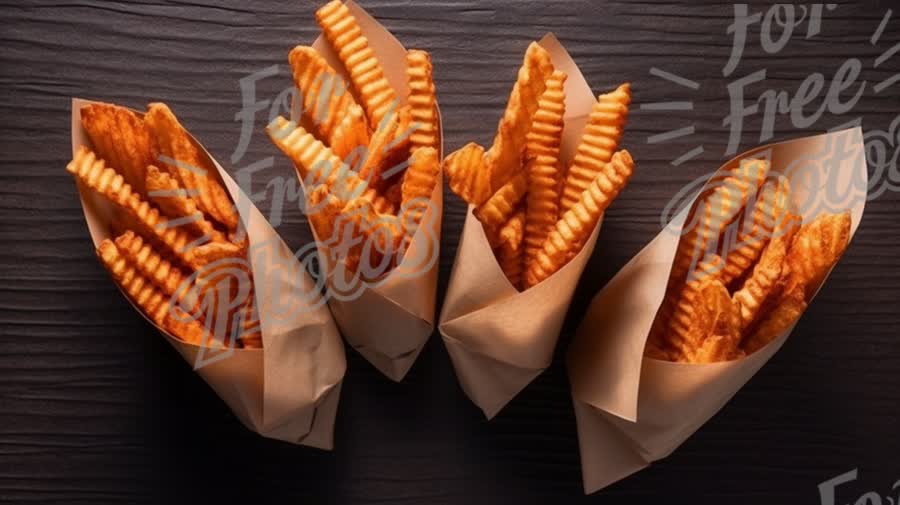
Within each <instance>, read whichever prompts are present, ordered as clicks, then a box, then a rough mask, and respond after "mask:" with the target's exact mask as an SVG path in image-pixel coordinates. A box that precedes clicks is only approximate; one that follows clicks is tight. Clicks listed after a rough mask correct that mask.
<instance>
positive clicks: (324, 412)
mask: <svg viewBox="0 0 900 505" xmlns="http://www.w3.org/2000/svg"><path fill="white" fill-rule="evenodd" d="M90 103H93V102H90V101H87V100H80V99H73V100H72V153H73V155H74V153H75V152H76V151H77V150H78V148H80V147H81V146H83V145H86V146H90V145H91V144H90V140H89V139H88V137H87V134H86V133H85V132H84V130H83V129H82V126H81V108H82V107H83V106H85V105H88V104H90ZM194 142H195V143H196V144H197V145H198V146H199V147H201V149H202V146H200V144H199V143H198V142H197V141H196V140H194ZM203 152H204V153H205V154H206V155H207V156H209V159H210V161H211V162H212V163H213V164H214V165H215V167H216V169H217V171H218V173H219V177H220V178H221V180H222V182H223V183H224V186H225V189H226V190H227V191H228V193H229V195H230V196H231V198H232V201H234V202H237V208H238V212H239V214H240V217H241V221H242V222H243V225H244V227H245V229H246V231H247V235H248V238H249V242H250V248H249V250H250V253H248V256H249V259H250V262H249V263H250V269H251V275H252V276H253V283H254V288H255V289H254V291H255V293H254V296H255V297H256V304H257V308H258V311H259V318H260V327H261V331H262V340H263V348H262V349H228V350H225V351H219V350H216V351H214V350H212V349H209V348H203V347H200V346H197V345H192V344H187V343H185V342H182V341H181V340H179V339H177V338H175V337H174V336H172V335H170V334H169V333H168V332H166V331H165V330H164V329H162V328H160V327H158V326H157V330H159V332H160V333H162V334H163V336H164V337H165V338H166V340H168V342H169V343H170V344H171V345H172V346H173V347H174V348H175V349H176V350H177V351H178V352H179V353H180V354H181V355H182V356H183V357H184V359H185V360H186V361H188V363H191V365H192V366H196V365H199V367H198V368H196V372H197V373H198V374H199V375H200V376H201V377H203V379H204V380H205V381H206V382H207V383H208V384H209V385H210V386H211V387H212V388H213V390H214V391H215V392H216V394H218V395H219V397H221V398H222V400H224V401H225V403H227V404H228V406H229V407H230V408H231V410H232V411H234V413H235V415H236V416H237V417H238V418H239V419H240V420H241V422H242V423H244V425H245V426H247V427H248V428H249V429H251V430H253V431H255V432H257V433H259V434H260V435H263V436H265V437H269V438H275V439H279V440H284V441H286V442H291V443H296V444H303V445H308V446H311V447H318V448H321V449H329V450H330V449H331V448H332V445H333V429H334V419H335V414H336V412H337V404H338V399H339V397H340V390H341V382H342V381H343V377H344V371H345V370H346V366H347V365H346V360H345V356H344V347H343V344H342V343H341V341H340V336H339V335H338V332H337V328H336V327H335V325H334V321H333V320H332V318H331V314H329V312H328V310H327V309H326V308H325V306H324V304H323V303H322V302H321V299H320V296H319V295H318V291H317V287H316V286H315V284H314V283H313V281H312V279H311V278H310V277H309V275H308V274H307V273H306V270H305V269H304V267H303V266H302V265H301V264H300V262H299V261H297V259H296V258H295V257H294V254H293V253H292V252H291V251H290V250H289V249H288V247H287V246H286V245H285V244H284V242H282V241H281V239H280V238H279V237H278V234H276V233H275V230H273V229H272V227H271V226H270V225H269V223H268V222H267V221H266V219H265V218H264V217H263V216H262V214H260V212H259V210H258V209H257V208H256V207H255V206H253V205H252V203H251V202H250V200H249V198H248V197H247V196H246V195H245V194H244V193H243V192H242V191H241V189H240V188H239V187H238V185H237V184H236V183H235V182H234V180H233V179H232V178H231V177H230V176H229V175H228V173H227V172H226V171H225V170H224V169H223V168H222V166H221V165H219V163H218V162H216V160H215V159H213V158H212V156H210V155H209V153H208V152H206V151H205V150H203ZM78 192H79V195H80V197H81V205H82V209H83V210H84V217H85V220H86V221H87V225H88V230H89V231H90V234H91V239H92V240H93V242H94V245H95V246H97V245H98V244H100V242H101V241H103V240H104V239H106V238H110V226H109V225H110V221H111V219H112V217H113V215H112V211H113V208H112V207H111V205H110V204H109V202H107V201H106V200H104V199H103V198H101V197H98V196H97V195H96V194H94V193H93V192H92V191H90V190H88V189H86V188H84V187H82V186H81V184H80V183H79V184H78ZM129 301H130V300H129ZM135 309H136V310H138V312H139V313H140V314H141V315H144V314H143V312H142V311H140V310H139V309H137V308H135ZM144 318H145V319H147V318H146V316H144ZM147 320H148V321H150V320H149V319H147ZM150 323H151V324H153V322H152V321H150ZM200 353H204V356H206V355H209V354H214V353H223V354H221V355H215V356H212V357H209V358H207V359H205V360H198V355H199V354H200ZM199 357H201V358H202V357H203V356H199Z"/></svg>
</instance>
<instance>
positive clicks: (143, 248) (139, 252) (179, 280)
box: [115, 230, 188, 298]
mask: <svg viewBox="0 0 900 505" xmlns="http://www.w3.org/2000/svg"><path fill="white" fill-rule="evenodd" d="M115 244H116V247H117V248H118V252H119V253H120V254H121V255H122V256H123V257H124V258H125V259H126V260H128V262H129V263H131V264H132V265H134V266H135V268H136V269H137V270H138V271H139V272H140V273H141V274H142V275H143V276H144V277H146V278H148V279H150V280H151V281H152V282H153V284H154V285H156V287H158V288H159V289H160V290H161V291H162V292H163V294H164V295H166V296H167V297H170V298H171V297H172V296H174V295H175V294H176V293H177V292H178V288H179V286H181V285H182V284H183V283H184V280H185V279H186V278H187V276H186V275H185V273H184V272H183V271H182V270H181V268H179V267H178V266H176V265H173V264H172V263H170V262H169V261H168V260H166V259H165V258H163V257H162V255H161V253H160V252H158V251H157V250H156V249H155V248H154V247H153V245H152V244H151V243H150V242H147V241H146V240H144V239H143V237H141V236H140V235H138V234H136V233H134V231H132V230H128V231H126V232H125V233H123V234H122V235H119V236H118V237H116V239H115ZM184 291H185V292H187V291H188V290H184Z"/></svg>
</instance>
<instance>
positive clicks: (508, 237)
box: [497, 210, 525, 289]
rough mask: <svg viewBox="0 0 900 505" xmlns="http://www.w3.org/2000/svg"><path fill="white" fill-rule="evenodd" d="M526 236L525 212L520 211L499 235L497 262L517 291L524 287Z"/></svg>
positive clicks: (503, 227)
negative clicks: (524, 242)
mask: <svg viewBox="0 0 900 505" xmlns="http://www.w3.org/2000/svg"><path fill="white" fill-rule="evenodd" d="M524 235H525V211H524V210H519V211H518V212H516V213H515V214H514V215H513V216H512V217H511V218H509V221H507V222H506V224H504V225H503V226H502V227H501V228H500V231H499V232H498V233H497V236H498V241H499V245H498V246H497V262H498V263H499V264H500V269H501V270H503V273H504V274H505V275H506V278H507V279H509V282H510V284H512V285H513V287H515V288H516V289H521V287H522V270H523V268H524V264H523V259H524V258H523V252H524V250H523V248H522V240H523V239H524Z"/></svg>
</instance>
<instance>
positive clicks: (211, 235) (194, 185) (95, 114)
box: [66, 103, 262, 348]
mask: <svg viewBox="0 0 900 505" xmlns="http://www.w3.org/2000/svg"><path fill="white" fill-rule="evenodd" d="M81 124H82V126H83V128H84V130H85V132H87V135H88V137H89V139H90V143H91V144H92V147H93V148H92V149H89V148H87V147H81V148H80V149H79V150H78V152H77V153H76V154H75V158H74V159H73V160H72V161H71V162H70V163H69V165H68V166H67V167H66V169H67V170H68V172H69V173H70V174H72V175H73V176H74V177H75V179H76V180H77V181H78V182H79V183H80V184H81V186H82V187H83V188H86V189H87V190H89V191H91V192H93V193H94V194H96V195H99V196H100V197H102V198H104V199H106V200H107V201H108V202H109V203H110V204H111V205H112V207H113V218H112V221H111V223H110V227H111V230H112V232H113V235H115V238H113V239H105V240H103V242H102V243H101V244H100V245H99V247H98V248H97V255H98V256H99V258H100V261H101V262H102V263H103V265H104V266H105V267H106V269H107V270H108V271H109V272H110V274H111V275H112V277H113V279H115V281H116V283H117V284H118V285H119V287H120V288H121V289H122V291H123V292H125V293H126V294H127V296H128V297H129V298H130V299H131V301H132V302H133V303H134V305H135V306H137V307H139V308H140V309H141V310H142V311H143V312H144V314H145V315H146V316H147V317H148V318H149V319H150V320H152V321H153V322H154V323H155V324H156V325H157V326H159V327H160V328H163V329H165V330H166V331H168V332H169V333H170V334H172V335H173V336H175V337H176V338H178V339H180V340H182V341H184V342H187V343H191V344H197V345H204V346H210V347H225V346H233V347H248V348H251V347H254V348H258V347H261V346H262V335H261V333H260V330H259V324H258V317H257V315H256V307H255V304H254V301H253V300H254V296H253V286H252V277H251V276H250V275H249V272H248V271H247V267H246V265H247V262H246V255H247V247H248V241H247V236H246V233H245V232H244V230H243V228H242V225H241V222H240V219H239V218H238V214H237V211H236V209H235V206H234V204H233V202H232V201H231V198H230V197H229V195H228V193H227V192H226V191H225V188H223V187H222V184H221V182H220V180H219V178H218V172H217V170H216V167H215V166H214V165H213V163H212V162H211V161H210V159H209V158H208V156H207V155H206V154H205V152H204V151H203V150H202V149H201V148H200V147H199V146H197V145H196V144H195V143H194V141H193V139H191V137H190V135H188V133H187V131H185V129H184V128H183V127H182V126H181V124H179V122H178V120H177V119H176V118H175V115H174V114H173V113H172V111H171V110H170V109H169V107H167V106H166V105H165V104H162V103H152V104H150V105H149V106H148V109H147V112H146V113H145V114H143V115H139V114H137V113H135V112H133V111H132V110H130V109H126V108H124V107H119V106H116V105H111V104H92V105H88V106H85V107H83V108H82V109H81ZM232 260H236V261H232ZM235 265H238V267H237V268H238V270H239V271H240V275H237V276H235V275H233V274H234V272H233V271H234V267H235ZM220 267H221V268H220ZM223 296H226V297H228V298H229V299H230V300H233V299H234V297H236V296H240V297H241V304H240V306H239V307H236V308H235V309H234V310H233V311H232V312H231V313H227V314H219V313H218V311H211V310H208V309H209V308H210V307H213V306H218V307H221V306H222V305H221V304H218V305H217V304H216V303H214V302H212V300H213V299H215V298H216V297H220V298H221V297H223ZM210 304H212V305H210ZM213 317H214V318H216V319H217V321H211V320H210V319H211V318H213Z"/></svg>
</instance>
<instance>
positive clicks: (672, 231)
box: [568, 128, 868, 493]
mask: <svg viewBox="0 0 900 505" xmlns="http://www.w3.org/2000/svg"><path fill="white" fill-rule="evenodd" d="M753 157H757V158H766V159H769V160H770V161H771V164H772V165H771V166H772V169H771V170H772V172H773V173H774V172H781V173H782V174H784V175H785V176H787V177H788V178H789V179H790V182H791V189H792V197H793V199H794V203H795V204H796V205H797V208H798V210H799V211H800V212H801V214H802V215H803V217H804V221H805V222H809V221H810V220H811V218H813V217H815V216H817V215H819V214H820V213H822V212H842V211H845V210H849V211H850V214H851V222H852V224H851V231H850V233H851V238H852V235H853V234H855V233H856V229H857V227H858V226H859V222H860V220H861V219H862V215H863V209H864V207H865V201H866V189H867V186H868V174H867V169H866V160H865V150H864V144H863V135H862V130H861V129H860V128H854V129H850V130H844V131H839V132H835V133H830V134H826V135H818V136H814V137H807V138H802V139H797V140H792V141H788V142H783V143H778V144H772V145H767V146H762V147H758V148H755V149H752V150H750V151H747V152H745V153H743V154H741V155H739V156H738V157H736V158H735V159H734V160H731V161H729V162H728V163H726V165H724V166H723V168H724V167H726V166H733V164H736V163H739V162H740V160H742V159H746V158H753ZM720 170H721V169H720ZM694 199H696V196H695V197H694ZM691 204H693V200H692V201H691ZM688 208H690V205H688V206H686V207H685V209H684V210H682V211H681V212H680V213H679V214H678V215H677V216H676V217H675V218H674V219H673V220H672V221H671V222H670V223H669V225H668V226H666V228H665V229H664V230H663V231H662V232H661V233H660V234H659V235H657V236H656V238H655V239H654V240H653V241H652V242H650V244H648V245H647V246H646V247H645V248H644V249H643V250H642V251H641V252H639V253H638V254H637V255H636V256H635V257H634V258H632V259H631V261H630V262H628V264H627V265H625V267H623V268H622V270H621V271H619V273H618V274H616V276H615V277H614V278H613V279H612V280H611V281H610V282H609V284H608V285H607V286H606V287H605V288H604V289H603V290H602V291H600V293H598V294H597V296H596V297H595V298H594V299H593V301H592V302H591V305H590V307H589V308H588V311H587V314H586V315H585V318H584V320H583V321H582V323H581V325H580V327H579V329H578V332H577V335H576V337H575V340H574V341H573V343H572V346H571V349H570V351H569V354H568V369H569V379H570V382H571V384H572V398H573V401H574V404H575V414H576V420H577V423H578V439H579V447H580V450H581V464H582V474H583V479H584V489H585V492H586V493H592V492H594V491H597V490H599V489H602V488H604V487H606V486H609V485H610V484H612V483H614V482H616V481H618V480H620V479H622V478H624V477H626V476H628V475H630V474H632V473H634V472H637V471H639V470H641V469H643V468H645V467H647V466H648V465H649V464H650V463H652V462H653V461H657V460H659V459H662V458H665V457H666V456H668V455H669V454H671V453H672V452H673V451H674V450H675V449H676V448H678V446H680V445H681V444H682V443H684V441H685V440H687V439H688V438H689V437H690V436H691V435H692V434H693V433H694V432H695V431H697V430H698V429H699V428H700V427H701V426H702V425H703V424H704V423H706V422H707V421H708V420H709V419H710V418H712V416H714V415H715V414H716V413H717V412H718V411H719V410H720V409H721V408H722V407H723V406H724V405H725V404H726V403H727V402H728V400H730V399H731V398H732V397H733V396H734V395H735V394H736V393H737V392H738V390H740V388H741V387H742V386H743V385H744V384H746V382H747V381H748V380H749V379H750V378H751V377H753V375H754V374H756V372H757V371H758V370H759V369H760V368H762V366H763V365H765V364H766V362H768V361H769V359H770V358H771V357H772V356H773V355H774V354H775V353H776V352H778V350H779V349H780V348H781V346H782V345H783V344H784V342H785V340H786V339H787V338H788V336H789V335H790V333H791V330H792V329H793V328H791V329H789V330H788V331H786V332H785V333H784V334H783V335H781V336H780V337H779V338H777V339H776V340H774V341H773V342H771V343H769V345H768V346H766V347H764V348H762V349H760V350H759V351H757V352H756V353H754V354H751V355H750V356H748V357H746V358H743V359H739V360H735V361H729V362H724V363H713V364H685V363H670V362H667V361H659V360H655V359H651V358H644V345H645V343H646V340H647V336H648V333H649V331H650V327H651V325H652V324H653V319H654V317H655V315H656V311H657V310H658V308H659V306H660V304H661V303H662V300H663V296H664V295H665V291H666V284H667V282H668V278H669V272H670V270H671V268H672V261H673V259H674V257H675V250H676V247H677V245H678V239H679V235H680V233H681V228H682V225H683V223H684V220H685V218H686V215H687V209H688ZM823 282H824V281H823Z"/></svg>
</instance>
